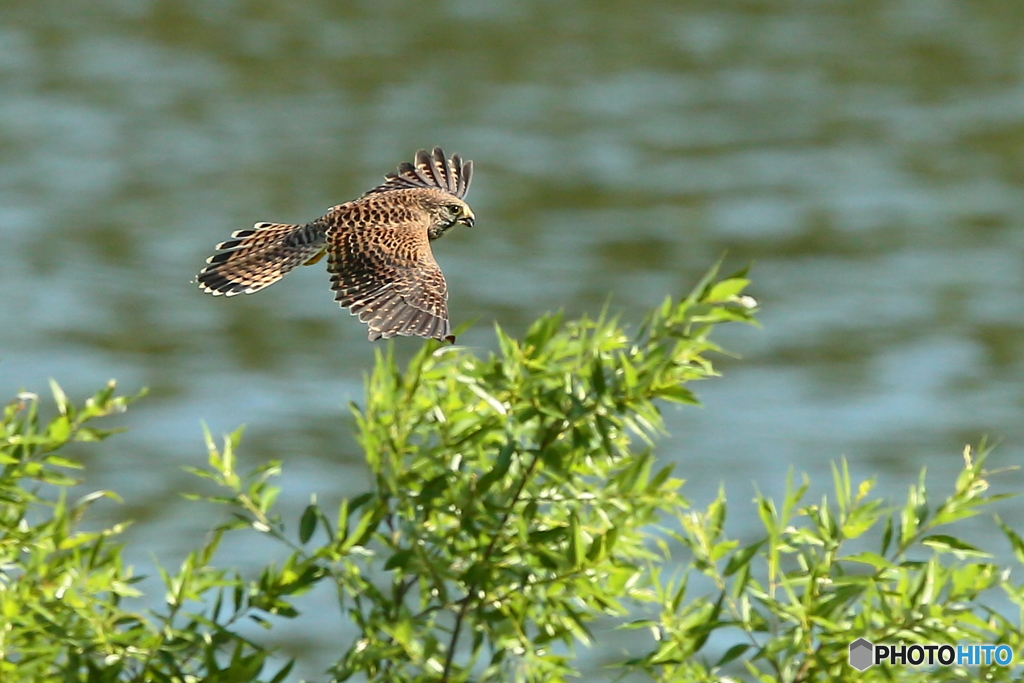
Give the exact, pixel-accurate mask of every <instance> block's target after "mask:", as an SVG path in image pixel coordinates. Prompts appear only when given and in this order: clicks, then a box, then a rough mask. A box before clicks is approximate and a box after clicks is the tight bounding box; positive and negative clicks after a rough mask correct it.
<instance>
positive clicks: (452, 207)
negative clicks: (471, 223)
mask: <svg viewBox="0 0 1024 683" xmlns="http://www.w3.org/2000/svg"><path fill="white" fill-rule="evenodd" d="M447 208H448V213H450V214H451V215H453V216H458V215H459V214H461V213H462V207H461V206H459V205H458V204H449V205H448V207H447Z"/></svg>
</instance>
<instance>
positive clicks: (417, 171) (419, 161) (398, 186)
mask: <svg viewBox="0 0 1024 683" xmlns="http://www.w3.org/2000/svg"><path fill="white" fill-rule="evenodd" d="M472 178H473V162H472V161H463V160H462V157H460V156H459V155H458V154H453V155H452V158H451V159H448V158H446V157H445V155H444V152H443V151H441V148H440V147H435V148H434V151H433V152H432V153H428V152H427V151H426V150H425V149H421V150H420V151H418V152H416V163H415V164H410V163H409V162H408V161H405V162H402V163H401V164H399V166H398V173H388V174H387V175H386V176H384V182H383V183H382V184H380V185H378V186H377V187H375V188H373V189H372V190H370V191H368V192H366V193H365V194H364V195H363V196H364V197H365V196H367V195H371V194H378V193H381V192H390V191H391V190H408V189H412V188H427V189H435V190H444V191H445V192H447V193H449V194H452V195H455V196H456V197H458V198H459V199H462V198H463V197H465V196H466V192H467V191H469V182H470V180H472Z"/></svg>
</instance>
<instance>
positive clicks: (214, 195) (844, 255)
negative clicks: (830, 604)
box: [0, 0, 1024, 678]
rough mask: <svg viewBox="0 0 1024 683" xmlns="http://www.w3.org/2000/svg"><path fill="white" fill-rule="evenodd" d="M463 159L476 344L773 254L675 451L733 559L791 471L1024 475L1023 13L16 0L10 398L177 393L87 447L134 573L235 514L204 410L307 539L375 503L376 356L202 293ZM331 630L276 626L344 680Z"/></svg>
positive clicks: (256, 304) (667, 449) (260, 305)
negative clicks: (209, 468)
mask: <svg viewBox="0 0 1024 683" xmlns="http://www.w3.org/2000/svg"><path fill="white" fill-rule="evenodd" d="M433 145H441V146H443V147H444V149H445V150H446V151H448V152H449V153H451V152H459V153H461V154H462V155H463V156H465V157H468V158H471V159H473V160H474V161H475V163H476V174H475V178H474V186H473V188H472V190H471V192H470V195H469V200H470V202H471V204H472V206H473V208H474V210H475V212H476V215H477V227H476V228H475V229H473V230H469V229H458V230H453V231H452V232H450V233H449V234H448V236H446V237H445V239H444V240H443V241H441V242H439V243H435V245H434V246H435V248H434V251H435V255H436V257H437V260H438V261H439V262H440V263H441V266H442V267H443V268H444V271H445V274H446V275H447V279H448V283H449V288H450V291H451V300H450V302H449V303H450V309H451V313H452V317H453V320H454V322H456V323H461V322H464V321H468V320H471V319H477V322H476V324H475V326H474V327H473V328H472V329H471V330H470V331H469V332H468V333H466V334H464V335H463V336H462V337H461V338H460V343H465V344H467V345H469V346H471V347H474V348H475V349H477V350H479V351H480V352H484V351H486V350H487V349H490V348H493V347H494V341H493V334H492V332H491V325H492V323H493V322H499V323H500V324H501V325H502V326H503V327H505V328H507V329H508V330H510V331H511V332H513V333H516V334H518V333H521V332H522V331H523V330H524V329H525V328H526V326H527V325H528V324H529V322H530V321H532V320H533V319H534V318H535V317H536V316H538V315H540V314H541V313H543V312H545V311H549V310H552V309H559V308H562V309H565V311H566V312H567V314H569V315H572V316H575V315H578V314H582V313H591V314H594V313H596V312H598V311H599V309H600V308H601V307H602V306H603V305H604V304H605V303H606V302H609V304H610V307H611V309H612V310H613V311H616V312H621V313H622V315H623V318H624V319H625V320H627V321H633V322H635V321H637V320H638V319H639V318H640V316H641V315H642V313H643V311H644V310H645V309H646V308H648V307H650V306H652V305H654V304H655V303H657V302H659V301H660V300H661V299H662V298H663V297H664V296H665V295H666V294H669V293H672V294H680V293H683V292H685V291H687V290H688V289H689V287H690V286H691V285H692V284H693V283H694V282H695V281H696V279H697V278H698V277H699V276H700V275H701V274H702V273H703V272H704V271H705V270H706V269H707V268H708V266H709V265H710V264H711V263H712V262H713V261H714V260H716V259H717V258H719V257H720V256H721V255H722V254H723V253H727V257H726V270H731V269H734V268H737V267H739V266H741V265H744V264H747V263H753V269H752V276H753V279H754V285H753V287H752V289H751V293H752V294H753V295H754V296H756V297H757V299H758V300H759V301H760V303H761V304H762V306H763V314H762V315H761V321H762V323H763V329H755V328H738V329H731V330H728V331H723V334H722V335H721V337H720V340H721V341H722V343H723V344H724V345H725V346H726V347H727V348H728V349H730V350H731V351H733V352H735V353H737V354H738V355H739V356H741V358H739V359H728V358H727V359H723V360H722V361H721V363H720V366H721V369H722V370H723V371H724V377H723V378H721V379H719V380H716V381H713V382H708V383H705V384H704V385H702V386H698V387H696V389H697V390H698V393H699V395H700V396H701V398H702V400H703V402H704V407H703V408H700V409H693V408H687V409H682V410H676V409H674V408H673V409H670V410H669V411H668V413H667V419H668V425H669V429H670V430H671V432H672V436H671V438H669V439H667V440H666V441H664V442H663V444H662V447H661V449H660V457H661V458H662V459H663V460H664V461H666V462H668V461H671V462H676V463H678V465H677V468H678V471H679V472H680V473H681V474H682V475H683V476H685V477H686V478H687V479H688V484H687V488H686V491H687V492H688V494H689V495H690V497H691V498H692V499H693V500H694V501H695V502H698V503H706V502H707V501H708V500H709V499H710V498H712V497H713V495H714V492H715V491H716V489H717V488H718V486H719V484H720V483H723V482H724V484H725V487H726V490H727V492H728V494H729V496H730V502H731V507H730V513H731V522H730V523H731V524H732V532H733V533H734V534H737V535H740V536H744V535H745V534H747V535H750V534H754V533H755V532H756V529H757V521H756V516H755V514H754V509H753V508H752V507H750V506H749V505H747V502H748V501H749V499H750V497H751V494H752V492H753V490H754V487H755V485H756V486H757V487H759V488H760V489H761V490H762V491H764V492H766V493H769V494H778V493H779V492H780V491H781V490H782V489H783V485H784V481H785V477H786V473H787V471H788V470H789V469H790V468H793V469H794V470H795V471H796V472H797V473H800V472H807V473H808V474H809V475H810V476H811V477H812V480H813V481H814V487H813V490H814V491H815V492H817V494H820V493H821V492H827V491H828V490H830V483H829V478H828V477H829V467H830V463H832V462H834V461H836V460H837V459H839V458H841V457H844V456H845V457H846V458H848V460H849V461H850V465H851V469H852V470H853V472H854V473H855V475H857V476H858V477H867V476H877V477H878V480H879V487H880V489H881V491H882V492H883V493H885V494H886V495H888V496H890V497H892V498H893V499H896V498H899V497H901V496H903V495H905V491H906V488H907V486H908V485H909V484H910V483H912V482H913V481H914V480H915V479H916V474H917V471H918V470H919V468H921V467H922V466H927V467H928V469H929V477H930V481H934V482H935V488H936V489H941V490H943V491H945V490H948V489H949V487H951V485H952V481H951V480H952V474H953V473H954V472H956V471H957V468H958V467H959V466H960V464H961V456H960V453H961V450H962V447H963V446H964V444H965V443H968V442H977V441H978V439H979V438H980V437H982V436H983V435H988V436H989V437H990V438H991V439H992V440H994V441H996V442H998V443H999V446H998V449H997V451H996V452H995V454H994V455H993V457H992V459H991V464H992V465H993V466H1000V465H1003V466H1005V465H1012V464H1016V463H1020V462H1021V461H1022V458H1021V449H1022V447H1024V420H1022V419H1021V418H1022V415H1024V413H1022V403H1024V384H1022V379H1024V334H1022V331H1024V297H1022V294H1024V259H1022V257H1024V231H1022V230H1021V228H1022V224H1024V220H1022V215H1024V192H1022V183H1024V4H1021V3H1009V2H970V3H966V2H957V1H955V0H871V1H866V0H818V1H812V0H771V1H769V0H703V1H678V0H677V1H672V2H668V1H662V2H657V1H653V0H642V1H638V2H630V3H625V2H610V1H607V0H590V1H589V2H582V1H581V0H566V1H563V2H558V3H554V2H543V1H541V0H507V1H505V2H500V3H497V2H495V3H485V2H471V1H470V0H458V1H451V2H439V1H434V0H421V1H414V0H364V1H361V2H327V1H320V2H289V3H286V2H272V1H270V0H91V1H90V2H88V3H66V2H57V1H56V0H31V1H28V0H5V2H4V3H3V4H2V5H0V251H2V256H3V260H2V266H0V291H2V296H0V393H2V394H3V396H5V397H10V396H12V395H13V394H14V393H15V392H16V391H18V390H21V389H27V390H31V391H37V392H40V393H45V392H46V381H47V379H48V378H49V377H54V378H56V379H57V380H58V381H59V382H61V383H62V384H63V386H64V387H65V389H66V390H67V391H68V392H69V393H70V394H71V395H73V396H75V397H76V398H78V399H81V398H82V397H84V396H85V395H87V394H90V393H91V392H92V391H94V390H95V389H97V388H99V387H100V386H101V385H102V383H104V382H105V381H106V380H108V379H109V378H117V379H118V380H119V383H120V385H121V387H122V388H124V389H125V390H129V391H134V390H137V389H138V388H140V387H143V386H146V387H149V389H150V395H149V397H148V398H146V399H145V400H144V401H142V402H140V403H138V404H136V406H135V407H134V408H133V409H132V410H131V411H130V413H129V414H128V415H127V416H126V417H125V418H124V419H122V420H121V423H122V424H125V425H127V426H129V427H130V431H129V432H128V433H127V434H126V435H123V436H119V437H117V438H116V439H114V440H112V441H109V442H107V443H106V444H104V445H102V446H101V447H98V448H91V449H83V450H81V451H80V452H81V453H82V454H83V455H84V456H85V457H86V458H87V459H88V462H89V470H88V472H87V474H86V477H87V481H86V483H85V484H84V485H83V488H85V489H89V490H92V489H95V488H97V487H109V488H113V489H115V490H117V491H119V492H120V493H121V495H122V496H123V497H124V499H125V503H124V504H123V505H120V506H118V505H114V504H110V505H108V506H107V507H104V508H103V513H104V514H107V515H109V517H110V519H123V518H126V517H129V518H133V519H135V520H137V524H136V525H135V527H134V528H133V529H132V530H131V531H130V532H129V533H130V537H131V539H132V541H133V543H134V545H133V548H134V549H133V551H132V555H131V560H132V561H133V564H134V565H135V566H136V568H137V569H138V570H139V571H142V572H144V573H152V572H153V562H154V561H160V562H163V563H166V564H169V565H172V566H176V565H177V563H178V562H180V561H181V559H182V558H183V556H184V553H185V552H186V551H187V550H188V549H190V548H192V547H193V546H194V545H195V544H196V542H197V540H198V539H197V534H198V533H201V530H203V529H205V528H207V526H208V523H209V519H208V518H200V517H197V516H196V508H195V507H193V506H191V505H189V506H184V505H183V503H182V500H181V499H180V497H179V494H180V493H181V492H182V491H186V490H194V489H195V488H196V484H195V482H194V481H193V478H192V477H191V475H188V474H186V473H184V472H183V471H182V467H183V466H185V465H193V466H198V465H201V464H203V463H204V461H205V454H204V449H203V445H202V431H201V426H200V425H201V421H202V420H205V421H206V423H207V424H208V425H209V426H210V429H211V430H212V431H213V432H214V433H223V432H228V431H231V430H233V429H234V428H235V427H237V426H238V425H240V424H242V423H246V424H247V425H248V429H247V431H246V435H245V438H244V440H243V448H242V457H243V460H244V463H245V464H246V465H248V466H251V465H255V464H257V463H260V462H263V461H265V460H267V459H270V458H279V459H282V460H284V462H285V474H284V477H283V480H282V482H283V485H284V486H285V487H286V494H285V496H284V500H283V504H284V506H285V511H286V516H287V515H297V514H298V512H299V511H300V510H301V508H302V506H303V505H304V504H305V503H306V502H307V501H308V497H309V495H310V494H311V493H317V494H318V495H319V497H320V499H321V501H324V502H326V503H327V504H331V502H336V501H337V500H339V499H340V497H341V496H343V495H345V494H350V493H353V492H356V491H359V490H361V489H362V487H363V486H364V485H365V484H366V483H367V479H366V477H365V476H364V471H363V468H362V467H361V465H360V462H361V458H360V456H359V452H358V449H357V446H356V444H355V443H354V441H353V440H352V436H351V427H352V425H351V422H350V420H349V419H348V417H347V412H346V409H345V404H346V403H347V402H348V401H349V400H358V398H359V396H360V393H361V380H362V376H363V373H364V372H366V371H367V369H368V368H369V367H370V365H371V362H372V353H373V351H372V346H371V345H370V344H368V343H367V342H366V339H365V335H366V332H365V328H364V327H363V326H362V325H360V324H358V323H357V322H356V321H354V320H353V319H352V318H350V317H349V315H348V314H347V313H346V312H344V311H341V310H339V309H338V307H337V306H336V305H335V304H334V303H333V301H332V296H331V293H330V291H329V289H328V282H327V276H326V274H325V272H324V270H323V267H322V266H318V267H315V268H304V269H300V271H298V272H296V273H294V274H293V275H291V276H289V277H288V278H287V279H286V280H285V281H284V282H282V283H280V284H277V285H275V286H274V287H271V288H270V289H268V290H266V291H264V292H261V293H260V294H259V295H258V296H254V297H241V298H233V299H231V300H225V299H223V298H217V299H215V298H213V297H209V296H206V295H203V294H201V293H200V291H199V290H198V289H197V288H196V287H195V286H194V285H191V284H190V282H189V281H190V279H191V278H192V276H193V275H194V273H195V272H196V271H197V269H198V268H200V267H201V266H202V263H203V260H204V259H205V257H206V256H208V255H209V254H210V253H211V248H212V246H213V244H214V243H216V242H217V241H220V240H222V239H224V238H225V237H226V236H227V235H228V234H229V233H230V232H231V231H232V230H235V229H239V228H245V227H249V226H250V225H251V224H252V223H254V222H256V221H262V220H269V221H283V222H298V221H305V220H309V219H311V218H314V217H316V216H319V215H320V214H321V213H323V212H324V210H325V209H326V208H327V207H329V206H331V205H333V204H337V203H339V202H342V201H345V200H347V199H350V198H353V197H356V196H358V195H359V194H360V193H361V192H363V191H364V190H365V189H367V188H369V187H371V186H372V185H374V184H375V183H376V182H377V181H378V180H379V178H380V177H381V176H382V175H383V174H384V173H385V172H387V171H389V170H391V169H393V168H394V167H395V166H396V165H397V163H398V162H400V161H403V160H407V159H411V157H412V154H413V153H414V152H415V150H416V149H419V148H420V147H430V146H433ZM418 343H419V342H418V341H415V340H402V341H400V342H399V343H398V346H399V347H400V353H404V354H406V355H408V353H409V352H410V351H411V349H413V348H415V347H416V345H417V344H418ZM995 484H996V486H997V488H999V489H1001V490H1018V491H1020V490H1021V489H1022V488H1024V477H1022V475H1021V473H1020V472H1009V473H1006V474H1003V475H1000V476H999V477H998V478H997V480H996V482H995ZM999 509H1000V511H1001V514H1002V515H1003V517H1004V518H1005V519H1007V520H1008V521H1010V522H1011V523H1013V524H1020V523H1021V520H1022V519H1024V501H1022V500H1021V499H1019V498H1018V499H1016V500H1011V501H1008V502H1006V503H1003V504H1001V507H1000V508H999ZM978 528H979V534H985V533H989V532H988V531H987V530H988V529H990V528H992V527H991V525H978ZM981 529H985V530H986V531H981ZM974 540H975V541H976V542H977V543H978V544H979V545H981V546H983V547H986V548H988V549H990V550H992V551H994V552H996V553H999V554H1006V555H1008V550H1007V548H1006V544H1005V542H1003V541H1002V540H1001V539H1000V538H998V537H997V536H995V535H991V536H985V535H980V536H978V537H975V538H974ZM265 552H269V551H266V550H265V549H259V548H256V547H255V546H252V547H250V546H245V545H239V544H235V546H232V547H230V548H229V553H228V554H225V555H224V556H223V557H227V558H229V561H232V562H241V563H242V565H241V566H242V568H243V569H244V568H245V567H246V566H247V565H246V564H245V563H246V562H251V563H255V562H258V561H261V560H262V559H265V557H264V553H265ZM143 585H144V587H147V589H148V590H150V591H154V592H155V594H157V595H158V594H159V588H158V583H157V580H156V579H150V580H149V581H148V582H147V583H146V584H143ZM303 608H304V609H305V610H306V613H305V614H304V616H303V618H302V619H301V620H300V621H299V622H298V623H297V624H294V625H292V624H287V623H283V624H280V627H279V628H277V629H275V630H274V631H272V632H270V633H262V632H257V631H254V635H255V636H256V637H258V638H261V639H263V640H264V642H277V643H280V644H282V646H283V647H284V648H285V651H286V652H288V653H291V654H297V655H300V656H302V657H304V658H306V659H305V660H304V661H305V662H306V663H305V664H304V665H303V666H302V667H301V671H300V673H302V674H303V675H306V676H310V677H314V678H316V677H317V674H318V672H319V671H320V670H321V669H322V666H323V665H324V663H325V662H326V661H329V658H330V657H331V656H332V655H335V656H336V654H337V652H339V651H340V649H339V648H340V647H341V646H342V645H344V643H345V642H346V640H345V639H346V638H349V637H351V636H350V634H349V632H348V631H346V630H345V629H343V628H342V627H341V625H340V621H339V619H338V617H337V615H335V614H333V612H334V610H333V609H332V608H331V607H330V605H329V601H328V603H327V606H326V607H324V606H322V605H319V604H318V603H317V602H316V601H315V600H313V601H307V602H306V603H305V605H304V607H303ZM598 636H599V637H600V638H601V639H602V642H604V643H606V644H607V645H608V647H607V648H605V650H606V652H605V654H607V655H608V656H614V655H617V654H618V651H617V650H616V644H617V643H618V640H617V638H618V637H619V636H618V634H616V633H615V632H612V631H608V630H602V629H598ZM293 678H294V677H293Z"/></svg>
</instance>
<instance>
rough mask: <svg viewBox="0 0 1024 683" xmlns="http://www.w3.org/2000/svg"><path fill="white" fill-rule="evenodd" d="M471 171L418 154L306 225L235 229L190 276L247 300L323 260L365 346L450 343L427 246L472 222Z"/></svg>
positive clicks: (440, 285) (455, 160)
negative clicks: (401, 339)
mask: <svg viewBox="0 0 1024 683" xmlns="http://www.w3.org/2000/svg"><path fill="white" fill-rule="evenodd" d="M472 175H473V162H472V161H463V160H462V159H461V157H459V155H458V154H455V155H452V157H451V158H446V157H445V155H444V152H442V151H441V149H440V148H438V147H435V148H434V151H433V152H432V153H428V152H426V151H425V150H420V151H419V152H417V153H416V160H415V163H411V164H410V163H408V162H405V163H402V164H401V165H400V166H399V167H398V172H397V173H389V174H387V175H386V176H384V182H383V183H382V184H380V185H378V186H377V187H375V188H373V189H372V190H370V191H369V192H367V193H365V194H364V195H363V196H362V197H360V198H359V199H355V200H353V201H350V202H345V203H344V204H339V205H338V206H335V207H332V208H331V209H330V210H329V211H328V212H327V214H326V215H324V216H322V217H320V218H317V219H316V220H314V221H312V222H309V223H306V224H304V225H290V224H283V223H257V224H256V225H254V226H253V227H252V228H251V229H249V230H237V231H235V232H234V233H232V234H231V239H229V240H227V241H225V242H221V243H220V244H218V245H217V247H216V248H217V250H218V252H217V253H216V254H214V255H213V256H211V257H210V258H208V259H206V262H207V263H208V264H209V265H208V266H206V267H205V268H203V270H202V271H201V272H200V273H199V275H197V276H196V280H197V281H198V283H199V286H200V287H201V288H202V289H203V291H205V292H209V293H210V294H213V295H214V296H220V295H222V294H223V295H225V296H234V295H236V294H252V293H253V292H258V291H259V290H261V289H263V288H264V287H268V286H270V285H272V284H274V283H275V282H277V281H278V280H280V279H281V278H282V277H284V276H285V275H286V274H287V273H288V271H290V270H292V269H293V268H295V267H296V266H298V265H307V266H309V265H313V264H314V263H316V262H317V261H319V260H320V259H321V258H323V256H324V254H326V255H327V271H328V272H329V273H330V274H331V289H332V290H334V298H335V300H336V301H337V302H338V303H339V304H341V305H342V306H343V307H346V308H348V310H349V311H350V312H351V313H352V315H356V316H359V320H360V321H361V322H364V323H366V324H367V325H368V326H369V330H370V334H369V338H370V341H376V340H377V339H381V338H384V339H388V338H389V337H394V336H395V335H402V336H418V337H426V338H434V339H446V340H448V341H450V342H453V343H454V342H455V337H454V336H452V331H451V324H450V323H449V321H448V285H447V284H446V283H445V280H444V275H443V274H442V273H441V268H440V267H438V265H437V261H435V260H434V255H433V254H432V253H431V251H430V243H431V242H432V241H433V240H436V239H438V238H439V237H441V236H442V235H444V233H445V232H446V231H447V230H448V229H449V228H451V227H452V226H454V225H455V224H456V223H461V224H463V225H466V226H469V227H472V226H473V222H474V220H475V217H474V216H473V211H472V210H471V209H470V208H469V205H468V204H466V202H465V201H463V197H465V196H466V191H467V190H468V189H469V181H470V178H471V177H472Z"/></svg>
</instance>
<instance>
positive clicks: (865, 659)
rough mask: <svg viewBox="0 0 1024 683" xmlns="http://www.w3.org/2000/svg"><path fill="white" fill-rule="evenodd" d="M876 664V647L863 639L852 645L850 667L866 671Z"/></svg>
mask: <svg viewBox="0 0 1024 683" xmlns="http://www.w3.org/2000/svg"><path fill="white" fill-rule="evenodd" d="M874 663H875V646H874V645H872V644H871V643H870V642H868V641H867V640H864V639H863V638H858V639H857V640H855V641H853V642H852V643H850V666H852V667H853V668H854V669H856V670H857V671H864V669H867V668H868V667H870V666H874Z"/></svg>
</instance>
